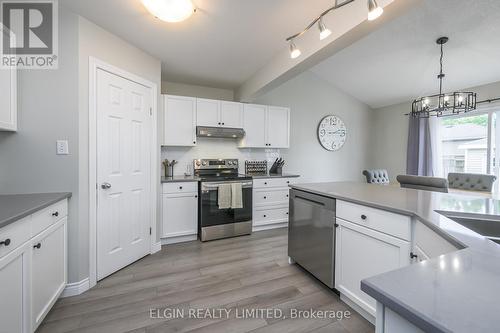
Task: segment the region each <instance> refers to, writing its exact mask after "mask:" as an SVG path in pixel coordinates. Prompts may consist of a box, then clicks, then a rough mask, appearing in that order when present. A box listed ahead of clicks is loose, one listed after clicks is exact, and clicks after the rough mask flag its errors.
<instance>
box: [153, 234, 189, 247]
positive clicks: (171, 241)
mask: <svg viewBox="0 0 500 333" xmlns="http://www.w3.org/2000/svg"><path fill="white" fill-rule="evenodd" d="M197 239H198V235H186V236H177V237H169V238H162V239H161V245H168V244H177V243H184V242H192V241H195V240H197Z"/></svg>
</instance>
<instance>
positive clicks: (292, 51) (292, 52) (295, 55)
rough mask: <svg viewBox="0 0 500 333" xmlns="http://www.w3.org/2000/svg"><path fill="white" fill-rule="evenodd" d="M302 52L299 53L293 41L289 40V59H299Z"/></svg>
mask: <svg viewBox="0 0 500 333" xmlns="http://www.w3.org/2000/svg"><path fill="white" fill-rule="evenodd" d="M301 54H302V52H300V50H299V48H298V47H297V45H295V43H294V42H293V39H291V40H290V58H292V59H295V58H298V57H300V55H301Z"/></svg>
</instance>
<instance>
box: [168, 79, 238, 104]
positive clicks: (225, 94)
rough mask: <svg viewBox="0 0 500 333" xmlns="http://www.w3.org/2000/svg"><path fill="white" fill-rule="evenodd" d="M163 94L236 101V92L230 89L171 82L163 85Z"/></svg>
mask: <svg viewBox="0 0 500 333" xmlns="http://www.w3.org/2000/svg"><path fill="white" fill-rule="evenodd" d="M161 93H162V94H170V95H179V96H189V97H200V98H211V99H220V100H224V101H232V100H233V99H234V91H233V90H230V89H220V88H212V87H206V86H197V85H192V84H183V83H176V82H169V81H163V82H162V83H161Z"/></svg>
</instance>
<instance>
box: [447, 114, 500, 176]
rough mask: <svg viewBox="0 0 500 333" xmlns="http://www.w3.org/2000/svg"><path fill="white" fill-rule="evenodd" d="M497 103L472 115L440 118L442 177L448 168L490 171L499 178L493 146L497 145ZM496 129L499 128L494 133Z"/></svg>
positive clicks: (499, 129)
mask: <svg viewBox="0 0 500 333" xmlns="http://www.w3.org/2000/svg"><path fill="white" fill-rule="evenodd" d="M497 117H500V106H496V107H494V108H492V107H491V106H490V107H489V108H488V109H487V110H486V109H483V110H482V111H478V112H474V113H473V115H468V114H467V115H460V116H456V117H447V118H439V125H438V128H439V135H438V137H439V142H440V147H439V150H438V151H439V154H440V161H439V162H440V163H441V166H442V170H440V173H441V172H442V175H440V176H442V177H447V176H448V173H450V172H466V173H484V174H493V175H496V176H497V177H498V178H500V177H499V176H500V174H499V166H498V165H497V164H496V161H499V160H500V156H497V153H498V154H500V152H497V150H496V147H497V146H500V142H498V143H497V140H499V139H500V126H499V127H498V128H497V121H496V120H497ZM497 131H498V132H499V133H498V134H497Z"/></svg>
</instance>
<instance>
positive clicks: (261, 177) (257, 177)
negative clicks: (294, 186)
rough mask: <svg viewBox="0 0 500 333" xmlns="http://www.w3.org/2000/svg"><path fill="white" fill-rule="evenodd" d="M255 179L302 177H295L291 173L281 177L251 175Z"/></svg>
mask: <svg viewBox="0 0 500 333" xmlns="http://www.w3.org/2000/svg"><path fill="white" fill-rule="evenodd" d="M251 176H252V178H253V179H264V178H298V177H300V176H299V175H294V174H290V173H283V174H281V175H271V174H268V173H267V174H263V175H261V174H255V175H251Z"/></svg>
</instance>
